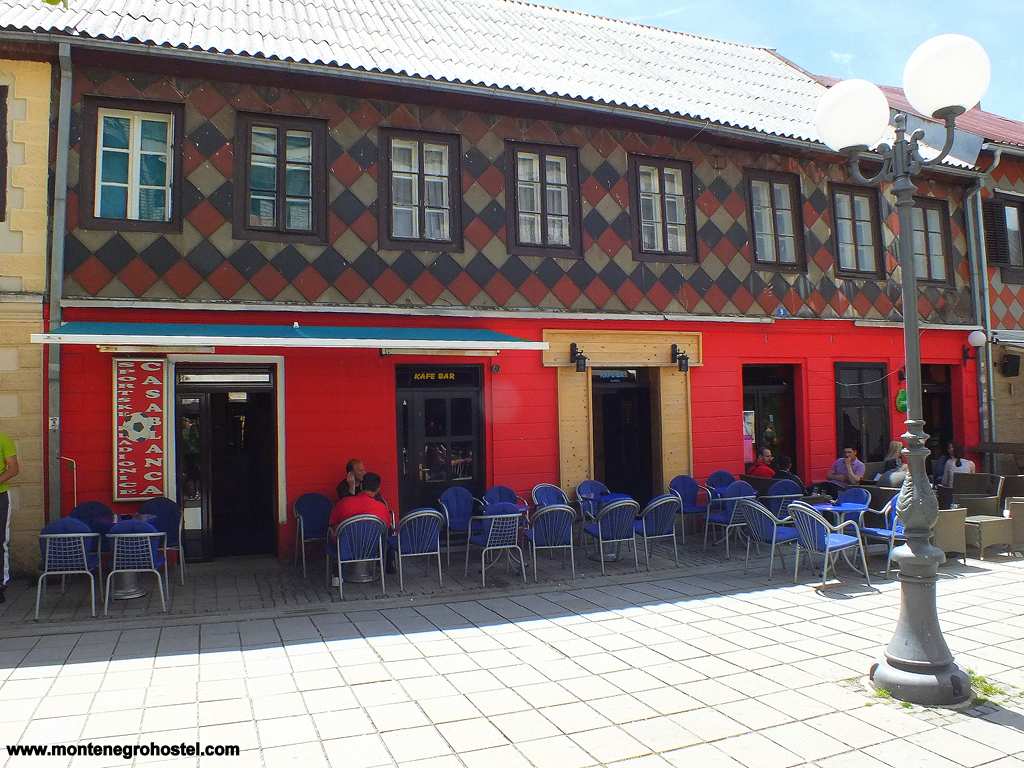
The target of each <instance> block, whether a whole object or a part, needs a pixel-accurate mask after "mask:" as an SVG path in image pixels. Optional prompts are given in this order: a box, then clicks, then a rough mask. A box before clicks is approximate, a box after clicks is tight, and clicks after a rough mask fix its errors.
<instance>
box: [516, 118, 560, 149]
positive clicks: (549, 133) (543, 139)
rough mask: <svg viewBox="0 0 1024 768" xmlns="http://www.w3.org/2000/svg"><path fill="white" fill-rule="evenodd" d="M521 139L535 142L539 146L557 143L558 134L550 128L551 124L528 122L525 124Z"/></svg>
mask: <svg viewBox="0 0 1024 768" xmlns="http://www.w3.org/2000/svg"><path fill="white" fill-rule="evenodd" d="M523 137H524V138H526V139H529V140H530V141H537V142H540V143H541V144H555V143H558V134H557V133H555V132H554V130H553V129H552V128H551V124H550V123H547V122H544V121H542V120H530V121H529V123H527V126H526V131H525V132H524V134H523Z"/></svg>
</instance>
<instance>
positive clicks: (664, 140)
mask: <svg viewBox="0 0 1024 768" xmlns="http://www.w3.org/2000/svg"><path fill="white" fill-rule="evenodd" d="M650 146H651V149H650V152H651V154H653V155H664V156H666V157H671V156H672V155H674V154H675V146H674V144H673V141H672V139H670V138H668V137H667V136H656V137H654V141H653V142H652V143H651V145H650Z"/></svg>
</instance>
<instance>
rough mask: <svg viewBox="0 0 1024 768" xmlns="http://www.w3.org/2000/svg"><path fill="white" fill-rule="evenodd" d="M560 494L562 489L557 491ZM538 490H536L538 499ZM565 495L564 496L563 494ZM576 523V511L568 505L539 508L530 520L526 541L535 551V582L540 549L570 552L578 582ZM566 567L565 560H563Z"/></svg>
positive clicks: (574, 574) (537, 577)
mask: <svg viewBox="0 0 1024 768" xmlns="http://www.w3.org/2000/svg"><path fill="white" fill-rule="evenodd" d="M557 490H559V492H560V491H561V489H557ZM536 491H537V489H536V488H534V494H535V498H536ZM563 495H564V494H563ZM575 521H576V510H574V509H573V508H572V507H570V506H569V505H568V504H548V505H546V506H543V507H538V508H537V510H536V511H535V512H534V513H533V516H532V517H531V518H530V521H529V526H528V527H527V529H526V541H527V542H529V545H530V549H531V550H533V580H534V581H538V580H539V578H540V576H539V572H538V571H537V550H538V549H548V550H552V549H561V550H566V549H567V550H569V564H570V565H571V566H572V580H573V581H576V557H575V553H574V551H573V545H572V526H573V523H574V522H575ZM563 565H564V560H563Z"/></svg>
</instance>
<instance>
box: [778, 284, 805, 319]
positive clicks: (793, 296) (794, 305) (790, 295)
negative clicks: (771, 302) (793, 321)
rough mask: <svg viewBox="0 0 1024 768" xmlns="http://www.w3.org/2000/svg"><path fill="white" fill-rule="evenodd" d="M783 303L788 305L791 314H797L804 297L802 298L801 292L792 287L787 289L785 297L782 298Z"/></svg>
mask: <svg viewBox="0 0 1024 768" xmlns="http://www.w3.org/2000/svg"><path fill="white" fill-rule="evenodd" d="M782 303H783V304H785V305H786V309H788V310H789V314H791V315H796V313H797V312H799V311H800V307H802V306H803V303H804V302H803V299H801V298H800V294H799V293H797V292H796V291H794V290H793V289H792V288H790V289H789V290H788V291H786V295H785V297H784V298H783V299H782Z"/></svg>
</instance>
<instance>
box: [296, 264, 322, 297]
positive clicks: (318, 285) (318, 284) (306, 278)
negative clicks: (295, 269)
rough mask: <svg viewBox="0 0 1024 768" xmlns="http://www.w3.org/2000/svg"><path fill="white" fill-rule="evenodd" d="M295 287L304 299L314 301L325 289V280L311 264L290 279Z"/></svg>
mask: <svg viewBox="0 0 1024 768" xmlns="http://www.w3.org/2000/svg"><path fill="white" fill-rule="evenodd" d="M292 285H293V286H295V289H296V290H297V291H298V292H299V293H301V294H302V296H303V298H305V299H306V301H316V300H317V299H319V298H320V297H321V296H322V295H323V292H324V291H326V290H327V281H326V280H324V278H323V276H322V275H321V274H320V273H319V272H317V271H316V269H315V268H314V267H313V265H312V264H310V265H309V266H308V267H306V268H305V269H304V270H302V271H301V272H300V273H299V274H298V276H297V277H296V278H295V279H294V280H293V281H292Z"/></svg>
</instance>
